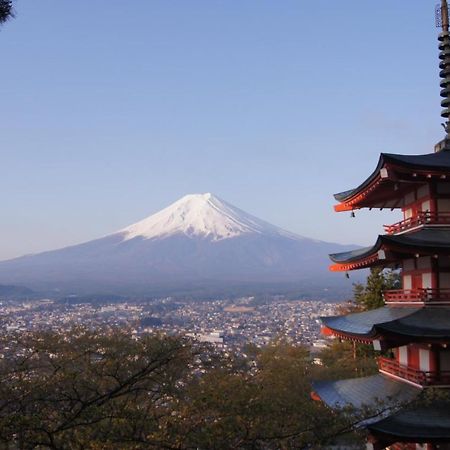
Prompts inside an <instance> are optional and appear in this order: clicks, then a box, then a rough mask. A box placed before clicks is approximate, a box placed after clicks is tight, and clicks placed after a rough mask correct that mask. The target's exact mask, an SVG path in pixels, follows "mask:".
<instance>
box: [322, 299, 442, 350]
mask: <svg viewBox="0 0 450 450" xmlns="http://www.w3.org/2000/svg"><path fill="white" fill-rule="evenodd" d="M417 311H419V308H408V307H405V308H389V307H387V306H384V307H382V308H378V309H373V310H371V311H364V312H361V313H354V314H348V315H346V316H330V317H321V318H320V320H321V321H322V323H323V324H324V326H325V327H326V328H328V329H329V330H331V332H332V333H333V334H335V335H337V336H340V337H344V338H348V339H353V340H361V341H371V340H373V339H376V338H377V337H378V336H380V329H378V326H380V325H387V324H390V323H396V322H397V321H398V320H399V319H402V318H403V317H407V316H410V315H412V314H414V313H416V312H417ZM449 311H450V309H449ZM392 328H393V329H394V330H395V326H393V327H392Z"/></svg>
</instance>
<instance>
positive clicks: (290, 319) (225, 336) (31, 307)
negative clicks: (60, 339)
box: [0, 297, 336, 351]
mask: <svg viewBox="0 0 450 450" xmlns="http://www.w3.org/2000/svg"><path fill="white" fill-rule="evenodd" d="M253 300H254V299H253V297H248V298H242V299H239V300H235V301H232V300H227V299H221V300H211V301H201V302H193V301H180V300H173V299H171V298H164V299H156V300H147V301H142V302H139V301H133V302H117V303H107V302H104V303H102V304H100V305H98V304H95V303H93V302H92V303H77V300H76V298H72V299H70V298H69V299H65V300H62V301H61V300H60V301H56V300H50V299H42V300H38V301H36V300H33V301H26V300H24V301H17V300H16V301H13V300H9V301H8V300H3V301H2V302H1V303H0V316H1V322H0V324H1V329H2V331H6V332H14V331H21V332H23V331H37V330H45V331H47V330H48V331H53V332H64V331H68V330H70V329H71V328H72V327H74V326H83V327H87V328H91V329H96V328H99V327H105V326H107V327H112V328H114V327H116V328H127V329H129V330H130V333H132V334H133V335H134V336H136V337H138V336H139V335H142V334H146V333H153V332H162V333H165V334H169V335H173V334H175V335H181V336H182V335H187V336H190V337H192V338H194V339H195V340H199V341H201V342H210V343H212V344H214V345H215V346H217V348H219V349H220V348H223V349H233V350H235V351H240V350H241V349H242V348H243V347H244V346H245V345H246V344H254V345H256V346H259V347H261V346H264V345H266V344H267V343H269V342H271V341H274V340H276V339H279V338H283V339H286V340H287V341H288V342H289V343H292V344H302V345H307V346H313V347H320V345H321V343H322V340H321V337H320V320H319V317H320V316H324V315H332V314H333V313H334V311H335V308H336V304H334V303H328V302H324V301H320V300H294V301H287V300H284V299H279V298H278V299H277V298H275V299H273V300H271V301H270V302H265V303H263V304H254V302H253Z"/></svg>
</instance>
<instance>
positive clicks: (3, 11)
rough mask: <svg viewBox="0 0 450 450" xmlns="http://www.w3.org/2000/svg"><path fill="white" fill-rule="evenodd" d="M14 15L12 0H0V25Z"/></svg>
mask: <svg viewBox="0 0 450 450" xmlns="http://www.w3.org/2000/svg"><path fill="white" fill-rule="evenodd" d="M13 16H14V11H13V5H12V1H10V0H0V25H1V24H3V23H5V22H6V21H7V20H9V19H10V18H12V17H13Z"/></svg>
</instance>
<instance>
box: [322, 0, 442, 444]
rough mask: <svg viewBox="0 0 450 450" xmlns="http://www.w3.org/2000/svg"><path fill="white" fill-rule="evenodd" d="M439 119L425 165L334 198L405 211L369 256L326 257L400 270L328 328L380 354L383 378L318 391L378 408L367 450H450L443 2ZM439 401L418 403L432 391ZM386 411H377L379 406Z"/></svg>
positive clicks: (399, 166)
mask: <svg viewBox="0 0 450 450" xmlns="http://www.w3.org/2000/svg"><path fill="white" fill-rule="evenodd" d="M437 12H438V18H439V20H440V26H442V33H441V34H440V35H439V49H440V54H439V58H440V61H441V62H440V68H441V72H440V76H441V88H442V90H441V96H442V97H443V100H442V103H441V105H442V107H443V108H444V109H443V111H442V114H441V115H442V117H444V118H445V119H446V123H445V124H444V128H445V130H446V133H447V134H446V137H445V139H444V140H443V141H441V142H440V143H439V144H438V145H436V147H435V152H434V153H430V154H424V155H395V154H381V156H380V159H379V161H378V165H377V167H376V168H375V170H374V172H373V173H372V174H371V175H370V176H369V177H368V178H367V179H366V180H365V181H364V182H363V183H362V184H361V185H360V186H358V187H357V188H355V189H352V190H349V191H346V192H342V193H340V194H336V195H335V198H336V200H337V201H338V204H337V205H336V206H335V210H336V211H354V210H356V209H360V208H369V209H371V208H380V209H383V208H389V209H391V210H393V209H401V211H402V212H403V220H402V221H400V222H398V223H395V224H393V225H387V226H385V227H384V228H385V234H383V235H380V236H378V238H377V240H376V242H375V244H374V245H373V246H371V247H367V248H362V249H358V250H354V251H349V252H345V253H338V254H333V255H330V258H331V260H332V261H333V265H332V266H331V267H330V269H331V270H332V271H343V272H347V271H350V270H356V269H361V268H371V267H383V268H391V269H400V270H401V280H402V287H403V288H402V289H400V290H391V291H386V292H385V293H384V300H385V306H383V307H381V308H379V309H375V310H371V311H366V312H361V313H355V314H349V315H347V316H335V317H325V318H322V321H323V324H324V326H325V327H326V329H327V331H328V332H329V333H332V334H334V335H335V336H337V337H339V338H342V339H347V340H352V341H356V342H360V343H366V344H372V345H373V347H374V348H375V350H379V351H387V350H389V351H390V353H391V355H392V356H391V357H389V358H387V357H380V358H379V360H378V365H379V372H378V374H377V375H374V376H371V377H365V378H357V379H351V380H340V381H333V382H319V383H315V385H314V391H315V395H316V396H318V397H319V398H320V399H321V400H322V401H323V402H325V403H326V404H327V405H328V406H330V407H332V408H339V407H343V406H346V405H353V406H354V407H356V408H361V407H364V406H369V407H370V406H374V405H377V404H378V405H380V404H382V405H383V407H382V408H380V412H379V414H378V415H375V417H372V418H371V419H370V420H367V421H366V422H364V426H365V428H367V430H368V432H369V439H368V444H367V447H368V448H369V449H377V450H378V449H384V448H390V449H396V450H397V449H421V450H431V449H450V401H449V398H450V122H449V117H450V34H449V13H448V5H447V1H446V0H441V5H440V6H439V7H438V8H437ZM430 388H434V389H435V390H439V392H441V393H442V394H443V395H440V396H439V395H438V396H437V398H439V400H435V401H432V402H427V401H425V400H423V401H422V399H424V398H425V397H426V396H425V395H424V394H425V393H426V392H427V390H429V389H430ZM380 402H381V403H380Z"/></svg>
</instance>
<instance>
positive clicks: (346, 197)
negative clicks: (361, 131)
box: [334, 151, 450, 212]
mask: <svg viewBox="0 0 450 450" xmlns="http://www.w3.org/2000/svg"><path fill="white" fill-rule="evenodd" d="M391 168H392V169H395V171H400V172H405V171H406V172H408V171H409V172H411V171H414V172H417V173H422V174H423V175H426V176H431V175H433V176H438V177H442V176H444V177H446V176H447V175H449V176H450V152H448V151H441V152H438V153H429V154H426V155H395V154H389V153H381V155H380V158H379V160H378V164H377V166H376V168H375V170H374V171H373V172H372V174H371V175H370V176H369V177H368V178H367V179H366V180H365V181H364V182H363V183H361V184H360V185H359V186H358V187H356V188H354V189H350V190H347V191H344V192H340V193H338V194H335V195H334V198H335V199H336V200H337V201H338V202H339V204H337V205H335V207H334V209H335V210H336V211H338V212H339V211H351V210H353V209H358V208H363V207H374V208H377V207H380V208H398V207H400V206H401V205H400V204H396V203H395V201H396V200H395V198H394V199H391V202H390V203H389V204H387V203H385V201H380V196H379V195H377V193H378V194H379V192H378V191H379V190H380V186H385V188H384V187H383V188H382V189H386V190H387V192H393V188H394V185H395V184H396V179H395V176H394V178H393V179H392V180H391V179H390V171H391V170H390V169H391ZM418 182H419V180H418ZM396 197H397V196H396Z"/></svg>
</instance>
